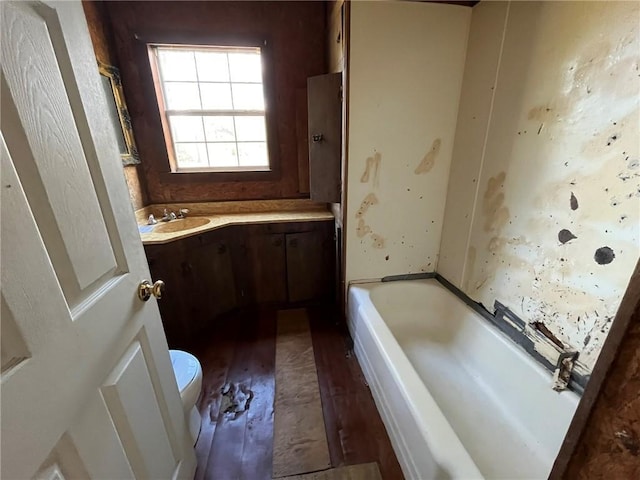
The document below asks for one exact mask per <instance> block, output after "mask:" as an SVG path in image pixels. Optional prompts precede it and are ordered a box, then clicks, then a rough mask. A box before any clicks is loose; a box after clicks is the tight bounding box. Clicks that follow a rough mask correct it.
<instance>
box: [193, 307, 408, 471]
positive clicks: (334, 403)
mask: <svg viewBox="0 0 640 480" xmlns="http://www.w3.org/2000/svg"><path fill="white" fill-rule="evenodd" d="M309 318H310V325H311V334H312V342H313V348H314V354H315V361H316V367H317V372H318V383H319V386H320V395H321V400H322V409H323V415H324V422H325V429H326V433H327V440H328V444H329V452H330V457H331V465H332V466H333V467H338V466H342V465H353V464H357V463H367V462H377V463H378V465H379V468H380V472H381V474H382V478H383V479H384V480H396V479H402V478H403V477H402V472H401V470H400V467H399V465H398V462H397V460H396V457H395V454H394V452H393V449H392V447H391V444H390V442H389V439H388V436H387V433H386V430H385V428H384V424H383V423H382V420H381V419H380V417H379V415H378V412H377V410H376V408H375V404H374V402H373V398H372V397H371V393H370V391H369V388H368V386H367V385H366V382H365V380H364V376H363V374H362V371H361V370H360V367H359V365H358V362H357V359H356V358H355V356H354V355H353V354H352V353H351V346H350V339H349V337H348V334H347V333H346V327H345V326H344V324H342V323H340V322H338V321H337V320H338V319H339V316H338V314H337V313H334V312H333V310H332V309H330V308H324V307H319V308H315V307H314V308H310V309H309ZM275 330H276V312H275V311H273V310H272V311H263V312H259V313H258V312H255V313H250V314H238V315H236V316H231V317H229V318H228V319H227V320H226V321H224V322H219V323H218V324H216V325H215V327H213V328H211V329H209V330H208V331H207V332H204V333H203V334H202V335H201V336H200V338H199V340H198V341H197V342H192V344H190V345H188V346H187V347H188V348H186V350H188V351H190V352H192V353H194V355H196V357H198V359H199V360H200V363H201V364H202V369H203V393H202V396H201V399H200V401H199V403H198V408H199V410H200V412H201V414H202V416H203V421H202V430H201V433H200V438H199V439H198V443H197V444H196V456H197V461H198V467H197V470H196V476H195V478H196V479H197V480H204V479H216V480H227V479H246V480H261V479H265V480H269V479H270V478H271V473H272V456H273V417H274V411H273V405H274V395H275V338H276V331H275ZM229 383H233V384H234V385H236V386H244V387H245V388H246V389H247V390H251V391H252V392H253V398H252V400H251V403H250V407H249V409H248V410H247V411H245V412H243V413H241V414H240V415H236V414H228V413H227V414H225V413H224V412H221V411H220V407H221V403H222V400H223V399H222V389H223V387H224V386H225V385H227V384H229Z"/></svg>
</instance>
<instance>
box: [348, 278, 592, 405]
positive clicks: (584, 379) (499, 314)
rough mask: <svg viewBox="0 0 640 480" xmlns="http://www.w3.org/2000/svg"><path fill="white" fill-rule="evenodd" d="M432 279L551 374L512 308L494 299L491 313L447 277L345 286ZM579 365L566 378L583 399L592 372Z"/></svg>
mask: <svg viewBox="0 0 640 480" xmlns="http://www.w3.org/2000/svg"><path fill="white" fill-rule="evenodd" d="M428 279H435V280H437V281H438V282H439V283H440V284H441V285H442V286H443V287H444V288H445V289H447V290H449V291H450V292H451V293H452V294H453V295H455V296H456V297H458V298H459V299H460V300H462V301H463V302H464V303H465V304H466V305H467V306H468V307H469V308H471V309H472V310H473V311H474V312H476V313H477V314H479V315H481V316H482V317H483V318H484V319H485V320H487V321H488V322H489V323H490V324H491V325H492V326H493V327H494V328H496V329H498V330H499V331H500V332H501V333H502V334H503V335H506V336H507V337H508V338H509V340H510V341H511V342H513V343H515V344H516V345H517V346H518V347H520V348H521V349H523V350H524V351H525V352H526V353H527V354H528V355H529V356H530V357H531V358H532V359H533V360H534V361H535V362H537V363H538V364H539V365H540V366H542V367H543V368H544V369H545V370H546V371H547V372H549V373H550V374H551V375H553V373H554V371H555V369H556V365H554V364H553V363H551V361H550V360H549V359H548V358H546V357H545V356H543V355H542V354H541V353H540V352H539V351H538V349H536V348H535V345H534V343H533V340H532V339H531V337H530V336H528V335H527V334H526V333H525V327H526V325H527V322H526V321H524V320H523V319H521V318H520V317H519V316H518V315H516V314H515V313H514V312H513V311H511V310H510V309H509V308H508V307H507V306H505V305H503V304H502V303H500V301H498V300H496V301H495V303H494V311H495V313H491V312H490V311H489V310H488V309H487V307H485V306H484V305H483V304H482V303H480V302H476V301H475V300H473V299H472V298H471V297H469V296H468V295H467V294H466V293H464V292H463V291H462V290H460V289H459V288H458V287H456V286H455V285H454V284H453V283H451V282H450V281H449V280H447V279H446V278H445V277H443V276H442V275H440V274H439V273H437V272H426V273H409V274H402V275H388V276H386V277H382V278H377V279H367V280H355V281H351V282H349V286H348V288H347V292H348V291H349V289H350V288H351V287H352V286H358V285H361V286H364V285H371V284H378V283H387V282H397V281H412V280H428ZM538 340H540V341H542V342H544V343H545V345H546V346H548V347H550V348H552V349H554V350H556V351H557V352H558V354H559V355H560V354H563V353H566V352H567V351H561V350H560V349H559V348H558V347H557V346H556V345H555V344H553V343H552V342H551V341H549V340H548V339H547V338H546V337H544V336H542V335H539V336H538ZM579 368H581V364H580V359H579V357H578V358H577V361H576V366H575V367H574V370H573V371H572V372H571V375H570V377H569V383H568V384H567V390H571V391H572V392H574V393H575V394H576V395H578V397H580V398H582V395H583V394H584V390H585V388H586V385H587V383H588V382H589V380H590V378H591V375H590V374H585V375H583V374H581V373H579V372H578V371H577V369H579Z"/></svg>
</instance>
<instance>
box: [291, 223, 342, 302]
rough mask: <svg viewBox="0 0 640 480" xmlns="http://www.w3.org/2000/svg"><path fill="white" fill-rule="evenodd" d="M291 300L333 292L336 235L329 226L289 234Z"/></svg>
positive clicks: (314, 298)
mask: <svg viewBox="0 0 640 480" xmlns="http://www.w3.org/2000/svg"><path fill="white" fill-rule="evenodd" d="M286 237H287V283H288V287H289V288H288V293H289V301H290V302H302V301H308V300H317V299H321V298H327V297H329V296H331V293H332V291H333V281H334V279H333V271H334V265H333V264H334V255H333V248H334V247H333V235H332V231H331V230H330V229H328V228H321V229H318V230H313V231H310V232H302V233H289V234H287V236H286Z"/></svg>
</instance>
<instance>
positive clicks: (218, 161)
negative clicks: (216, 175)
mask: <svg viewBox="0 0 640 480" xmlns="http://www.w3.org/2000/svg"><path fill="white" fill-rule="evenodd" d="M207 148H208V149H209V163H210V165H211V166H212V167H237V166H238V154H237V152H236V144H235V143H207Z"/></svg>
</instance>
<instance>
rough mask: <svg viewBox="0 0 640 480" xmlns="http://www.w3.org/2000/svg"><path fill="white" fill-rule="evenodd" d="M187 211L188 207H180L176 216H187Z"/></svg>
mask: <svg viewBox="0 0 640 480" xmlns="http://www.w3.org/2000/svg"><path fill="white" fill-rule="evenodd" d="M187 213H189V209H188V208H181V209H180V210H178V218H187Z"/></svg>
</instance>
